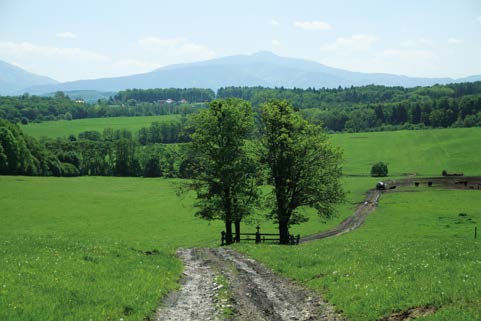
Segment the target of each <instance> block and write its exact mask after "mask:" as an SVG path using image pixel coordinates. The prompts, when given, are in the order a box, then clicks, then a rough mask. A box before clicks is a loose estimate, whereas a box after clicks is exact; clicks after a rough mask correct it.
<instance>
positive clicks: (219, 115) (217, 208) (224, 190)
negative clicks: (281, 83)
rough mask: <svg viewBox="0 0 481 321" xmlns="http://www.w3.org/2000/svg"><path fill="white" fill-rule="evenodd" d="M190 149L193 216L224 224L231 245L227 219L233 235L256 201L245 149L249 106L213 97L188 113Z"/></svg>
mask: <svg viewBox="0 0 481 321" xmlns="http://www.w3.org/2000/svg"><path fill="white" fill-rule="evenodd" d="M191 121H192V126H193V133H192V134H191V139H192V143H191V147H192V149H191V152H192V154H193V155H192V157H193V159H195V163H193V164H192V165H193V166H194V170H193V172H194V180H193V181H192V182H191V183H190V184H189V187H190V188H191V189H193V190H195V191H196V193H197V202H196V204H195V206H196V207H197V208H198V212H197V215H199V216H200V217H202V218H205V219H209V220H212V219H221V220H223V221H224V222H225V229H226V231H225V232H226V243H227V244H230V243H232V240H233V237H232V223H234V224H235V228H236V236H237V239H238V238H239V233H240V221H241V220H242V218H243V217H244V216H245V215H247V214H249V212H250V210H251V208H252V207H253V206H254V204H255V200H256V199H257V187H256V184H255V183H256V176H255V170H256V166H255V162H254V161H253V160H252V158H251V156H250V155H249V153H247V151H246V139H247V138H248V137H249V136H250V135H251V133H252V131H253V128H254V116H253V112H252V107H251V105H250V104H249V103H248V102H246V101H244V100H240V99H227V100H214V101H212V102H211V103H210V105H209V108H207V109H205V110H202V111H201V112H199V113H198V114H194V115H192V117H191Z"/></svg>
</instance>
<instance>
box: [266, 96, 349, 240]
mask: <svg viewBox="0 0 481 321" xmlns="http://www.w3.org/2000/svg"><path fill="white" fill-rule="evenodd" d="M261 117H262V126H261V134H262V138H261V145H262V147H263V150H262V151H261V153H262V162H263V163H264V164H266V166H267V167H268V168H269V178H270V183H271V184H272V185H273V186H274V188H273V197H272V202H271V206H270V207H271V209H272V212H271V216H272V218H273V219H274V220H275V221H277V222H278V223H279V233H280V238H281V243H283V244H287V243H288V242H289V225H291V224H298V223H300V222H303V221H305V216H304V215H302V212H301V211H299V209H300V208H301V207H303V206H308V207H312V208H315V209H316V211H317V212H318V214H319V215H321V216H324V217H330V216H331V215H332V214H333V212H334V205H335V204H336V203H339V202H340V201H342V200H343V195H344V194H343V191H342V188H341V185H340V182H339V177H340V176H341V167H340V163H341V151H340V150H339V149H338V148H336V147H334V146H332V145H331V144H330V143H329V142H328V141H327V135H325V134H324V133H323V132H322V130H321V128H320V127H319V126H314V125H312V124H309V123H308V122H307V121H305V120H304V119H303V118H302V117H301V116H300V115H299V114H298V113H296V112H294V111H293V109H292V107H291V106H290V104H289V103H287V102H285V101H274V102H270V103H266V104H264V105H263V106H262V116H261Z"/></svg>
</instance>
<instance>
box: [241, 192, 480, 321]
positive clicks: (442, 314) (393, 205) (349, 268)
mask: <svg viewBox="0 0 481 321" xmlns="http://www.w3.org/2000/svg"><path fill="white" fill-rule="evenodd" d="M410 189H412V188H407V190H406V191H405V192H397V193H388V194H385V195H384V196H382V199H381V203H380V206H379V207H378V208H377V209H376V210H375V211H374V212H373V213H372V214H371V215H370V216H368V218H367V221H366V223H365V225H364V226H362V227H361V228H360V229H358V230H356V231H353V232H351V233H348V234H344V235H342V236H339V237H334V238H330V239H325V240H320V241H314V242H312V243H306V244H302V245H300V246H298V247H279V246H268V245H261V246H247V245H238V246H236V248H237V249H239V250H240V251H242V252H244V253H247V254H248V255H249V256H251V257H253V258H255V259H256V260H259V261H261V262H264V263H265V264H266V265H267V266H269V267H271V268H272V269H274V270H275V271H277V272H279V273H281V274H282V275H285V276H287V277H289V278H292V279H295V280H297V281H299V282H300V283H302V284H304V285H306V286H308V287H310V288H312V289H315V290H317V291H319V292H321V293H323V294H324V295H325V297H326V299H328V300H329V302H331V303H333V304H335V305H336V307H337V309H339V310H342V311H343V312H344V314H345V316H346V317H347V318H348V319H349V320H379V319H382V318H384V317H387V316H389V315H390V314H391V313H393V312H396V311H406V310H408V309H410V308H416V307H424V306H434V307H436V308H438V311H437V312H436V313H434V314H432V315H431V316H429V317H426V318H425V319H424V318H423V320H480V319H481V281H480V280H481V240H480V239H479V238H478V240H477V241H475V240H474V226H476V225H478V226H479V225H480V223H481V211H480V210H479V208H481V197H480V192H479V191H472V190H466V191H460V190H455V191H454V190H450V191H446V190H435V189H429V188H428V187H423V188H419V189H418V192H410V191H408V190H410ZM460 214H461V215H460Z"/></svg>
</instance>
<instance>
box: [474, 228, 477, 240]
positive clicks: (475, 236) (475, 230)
mask: <svg viewBox="0 0 481 321" xmlns="http://www.w3.org/2000/svg"><path fill="white" fill-rule="evenodd" d="M477 237H478V227H477V226H475V227H474V239H476V238H477Z"/></svg>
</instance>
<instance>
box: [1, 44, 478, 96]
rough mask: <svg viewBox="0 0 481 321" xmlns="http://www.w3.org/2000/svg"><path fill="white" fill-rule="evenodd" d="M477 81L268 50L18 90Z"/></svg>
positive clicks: (290, 86) (406, 84)
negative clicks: (348, 65)
mask: <svg viewBox="0 0 481 321" xmlns="http://www.w3.org/2000/svg"><path fill="white" fill-rule="evenodd" d="M16 68H17V67H16ZM38 77H41V76H38ZM476 80H481V75H475V76H469V77H465V78H460V79H453V78H422V77H409V76H404V75H393V74H386V73H362V72H352V71H348V70H343V69H338V68H332V67H329V66H325V65H323V64H320V63H317V62H314V61H309V60H303V59H297V58H285V57H279V56H277V55H275V54H273V53H271V52H258V53H255V54H252V55H235V56H228V57H222V58H217V59H212V60H206V61H200V62H194V63H186V64H176V65H169V66H165V67H162V68H158V69H156V70H154V71H152V72H148V73H143V74H136V75H130V76H123V77H111V78H100V79H90V80H77V81H71V82H65V83H50V84H40V85H38V84H33V85H31V86H30V87H27V88H25V87H24V90H23V91H26V92H29V93H31V94H44V93H51V92H55V91H59V90H61V91H78V90H96V91H104V92H105V91H107V92H112V91H119V90H124V89H128V88H140V89H147V88H189V87H198V88H211V89H213V90H216V89H218V88H220V87H226V86H264V87H281V86H282V87H286V88H293V87H298V88H308V87H313V88H321V87H326V88H335V87H338V86H342V87H348V86H362V85H370V84H375V85H385V86H403V87H416V86H431V85H434V84H446V83H453V82H464V81H476ZM0 81H1V78H0ZM52 81H53V80H52Z"/></svg>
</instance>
